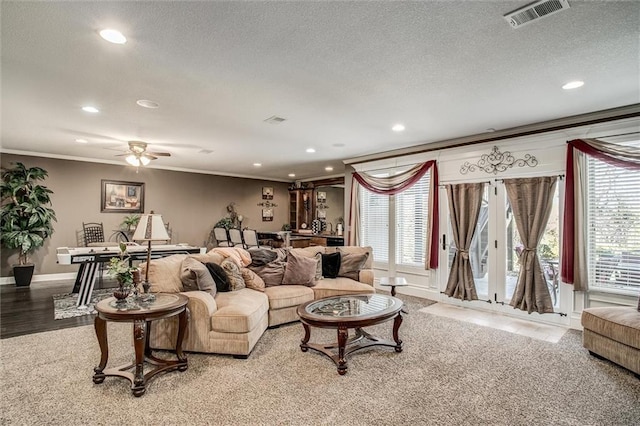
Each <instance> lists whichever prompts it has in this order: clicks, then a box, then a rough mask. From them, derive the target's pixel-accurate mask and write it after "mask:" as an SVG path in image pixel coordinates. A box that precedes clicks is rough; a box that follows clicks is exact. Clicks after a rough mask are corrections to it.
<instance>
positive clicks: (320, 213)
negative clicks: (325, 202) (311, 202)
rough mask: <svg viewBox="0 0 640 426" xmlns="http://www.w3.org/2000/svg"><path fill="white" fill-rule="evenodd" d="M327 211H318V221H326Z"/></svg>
mask: <svg viewBox="0 0 640 426" xmlns="http://www.w3.org/2000/svg"><path fill="white" fill-rule="evenodd" d="M326 218H327V211H326V210H324V209H318V219H326Z"/></svg>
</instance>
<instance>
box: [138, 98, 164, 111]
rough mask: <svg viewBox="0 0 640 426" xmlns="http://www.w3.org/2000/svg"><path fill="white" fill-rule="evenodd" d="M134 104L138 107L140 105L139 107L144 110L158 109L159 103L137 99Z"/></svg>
mask: <svg viewBox="0 0 640 426" xmlns="http://www.w3.org/2000/svg"><path fill="white" fill-rule="evenodd" d="M136 103H137V104H138V105H140V106H141V107H144V108H151V109H155V108H158V107H159V106H160V104H159V103H157V102H153V101H150V100H148V99H138V100H137V101H136Z"/></svg>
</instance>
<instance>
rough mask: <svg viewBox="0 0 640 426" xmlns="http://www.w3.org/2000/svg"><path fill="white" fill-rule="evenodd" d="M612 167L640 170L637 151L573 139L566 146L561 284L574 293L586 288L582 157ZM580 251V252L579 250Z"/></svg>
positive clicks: (620, 146)
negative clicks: (567, 286)
mask: <svg viewBox="0 0 640 426" xmlns="http://www.w3.org/2000/svg"><path fill="white" fill-rule="evenodd" d="M582 154H584V155H588V156H591V157H594V158H596V159H598V160H600V161H604V162H606V163H608V164H611V165H612V166H615V167H622V168H625V169H630V170H640V149H638V148H636V147H632V146H623V145H619V144H613V143H609V142H604V141H601V140H597V139H574V140H572V141H569V142H567V168H566V175H567V184H566V189H565V198H564V228H563V232H562V262H561V270H560V274H561V277H562V281H563V282H565V283H568V284H574V289H575V290H578V291H584V290H586V289H587V287H588V279H587V272H586V266H587V265H586V257H585V256H586V255H585V252H586V240H585V235H586V232H587V227H586V223H585V210H586V190H587V187H586V182H585V175H584V172H585V170H586V169H585V162H584V160H583V157H584V155H582ZM580 248H582V250H579V249H580Z"/></svg>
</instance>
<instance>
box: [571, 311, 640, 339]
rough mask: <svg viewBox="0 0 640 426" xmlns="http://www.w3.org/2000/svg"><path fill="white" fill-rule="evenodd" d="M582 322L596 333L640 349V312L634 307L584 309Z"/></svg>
mask: <svg viewBox="0 0 640 426" xmlns="http://www.w3.org/2000/svg"><path fill="white" fill-rule="evenodd" d="M581 322H582V326H583V327H584V328H586V329H588V330H591V331H593V332H594V333H598V334H600V335H602V336H605V337H608V338H609V339H612V340H615V341H616V342H620V343H624V344H625V345H627V346H631V347H632V348H636V349H640V312H638V310H637V309H636V308H634V307H603V308H588V309H584V310H583V311H582V319H581Z"/></svg>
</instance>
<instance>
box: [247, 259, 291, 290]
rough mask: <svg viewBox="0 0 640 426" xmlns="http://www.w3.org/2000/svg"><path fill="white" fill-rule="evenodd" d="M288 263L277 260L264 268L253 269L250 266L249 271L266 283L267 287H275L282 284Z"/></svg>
mask: <svg viewBox="0 0 640 426" xmlns="http://www.w3.org/2000/svg"><path fill="white" fill-rule="evenodd" d="M286 265H287V262H285V261H282V260H275V261H273V262H270V263H268V264H266V265H264V266H260V267H257V268H255V267H252V266H251V265H249V269H251V270H252V271H253V272H255V273H256V274H258V276H259V277H260V278H262V280H263V281H264V284H265V285H266V286H267V287H273V286H276V285H280V284H282V278H283V277H284V269H285V266H286Z"/></svg>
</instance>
